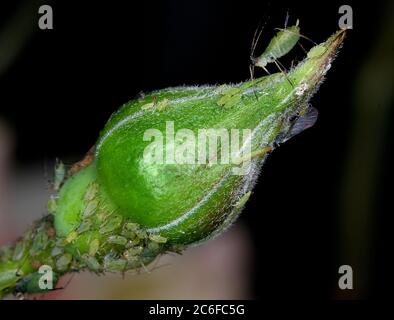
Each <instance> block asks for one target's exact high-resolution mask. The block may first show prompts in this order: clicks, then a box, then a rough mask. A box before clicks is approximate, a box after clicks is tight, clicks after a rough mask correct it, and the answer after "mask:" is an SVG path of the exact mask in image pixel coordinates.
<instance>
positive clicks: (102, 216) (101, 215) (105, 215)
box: [96, 208, 112, 221]
mask: <svg viewBox="0 0 394 320" xmlns="http://www.w3.org/2000/svg"><path fill="white" fill-rule="evenodd" d="M111 215H112V212H111V211H108V210H103V209H102V208H100V210H99V211H98V213H97V214H96V216H97V219H98V220H99V221H106V220H108V219H109V217H110V216H111Z"/></svg>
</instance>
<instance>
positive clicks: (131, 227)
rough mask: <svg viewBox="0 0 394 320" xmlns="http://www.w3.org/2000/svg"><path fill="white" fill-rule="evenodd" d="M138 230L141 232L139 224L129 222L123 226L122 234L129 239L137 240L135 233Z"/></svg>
mask: <svg viewBox="0 0 394 320" xmlns="http://www.w3.org/2000/svg"><path fill="white" fill-rule="evenodd" d="M137 230H139V225H138V224H137V223H132V222H127V223H125V224H124V225H123V228H122V232H121V234H122V236H124V237H126V238H128V239H134V238H136V234H135V232H136V231H137Z"/></svg>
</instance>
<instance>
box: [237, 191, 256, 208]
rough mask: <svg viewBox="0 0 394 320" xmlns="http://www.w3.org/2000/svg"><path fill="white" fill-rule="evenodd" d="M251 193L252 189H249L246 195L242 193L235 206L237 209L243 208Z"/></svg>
mask: <svg viewBox="0 0 394 320" xmlns="http://www.w3.org/2000/svg"><path fill="white" fill-rule="evenodd" d="M251 194H252V191H248V192H246V193H245V194H244V195H242V197H241V198H240V199H239V200H238V202H237V203H236V204H235V207H236V208H237V209H241V208H242V207H243V206H244V205H245V204H246V202H247V201H248V200H249V198H250V195H251Z"/></svg>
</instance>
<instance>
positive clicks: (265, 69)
mask: <svg viewBox="0 0 394 320" xmlns="http://www.w3.org/2000/svg"><path fill="white" fill-rule="evenodd" d="M262 68H263V69H264V71H265V72H267V74H271V73H270V72H269V71H268V69H267V68H266V67H265V66H264V67H263V66H262Z"/></svg>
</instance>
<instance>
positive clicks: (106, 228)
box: [99, 216, 122, 234]
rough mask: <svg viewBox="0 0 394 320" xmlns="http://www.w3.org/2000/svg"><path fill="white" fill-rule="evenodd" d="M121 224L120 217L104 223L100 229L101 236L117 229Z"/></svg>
mask: <svg viewBox="0 0 394 320" xmlns="http://www.w3.org/2000/svg"><path fill="white" fill-rule="evenodd" d="M121 224H122V217H119V216H116V217H113V218H112V219H109V220H107V221H106V222H104V223H103V224H102V225H101V227H100V230H99V231H100V233H101V234H107V233H110V232H113V231H115V230H116V229H118V228H119V227H120V226H121Z"/></svg>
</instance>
